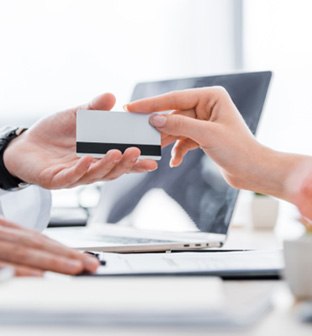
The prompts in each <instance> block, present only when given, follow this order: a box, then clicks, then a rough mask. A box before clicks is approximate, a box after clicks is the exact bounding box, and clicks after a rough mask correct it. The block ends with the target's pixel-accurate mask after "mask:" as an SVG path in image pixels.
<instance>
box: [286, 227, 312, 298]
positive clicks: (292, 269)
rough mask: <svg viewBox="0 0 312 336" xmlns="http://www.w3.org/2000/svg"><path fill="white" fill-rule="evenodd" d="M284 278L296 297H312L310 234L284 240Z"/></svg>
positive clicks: (311, 239)
mask: <svg viewBox="0 0 312 336" xmlns="http://www.w3.org/2000/svg"><path fill="white" fill-rule="evenodd" d="M284 258H285V273H284V274H285V279H286V281H287V283H288V285H289V287H290V289H291V291H292V292H293V294H294V295H295V296H296V297H297V298H298V299H310V300H311V299H312V234H305V235H303V236H302V237H300V238H299V239H296V240H286V241H284Z"/></svg>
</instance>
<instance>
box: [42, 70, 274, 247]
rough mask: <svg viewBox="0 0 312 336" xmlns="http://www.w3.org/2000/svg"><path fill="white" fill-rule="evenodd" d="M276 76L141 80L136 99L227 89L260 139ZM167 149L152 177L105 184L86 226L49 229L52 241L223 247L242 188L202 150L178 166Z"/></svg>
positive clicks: (92, 244) (129, 177) (87, 244)
mask: <svg viewBox="0 0 312 336" xmlns="http://www.w3.org/2000/svg"><path fill="white" fill-rule="evenodd" d="M271 76H272V73H271V72H270V71H263V72H245V73H233V74H225V75H215V76H204V77H194V78H180V79H171V80H163V81H153V82H143V83H138V84H137V85H136V86H135V88H134V91H133V94H132V100H135V99H139V98H143V97H149V96H154V95H159V94H162V93H165V92H169V91H172V90H182V89H188V88H200V87H207V86H215V85H218V86H223V87H224V88H225V89H226V90H227V91H228V92H229V94H230V96H231V98H232V99H233V101H234V103H235V105H236V106H237V108H238V110H239V111H240V113H241V114H242V116H243V118H244V120H245V122H246V123H247V125H248V127H249V128H250V130H251V131H252V133H253V134H255V133H256V130H257V127H258V123H259V120H260V116H261V112H262V109H263V105H264V102H265V98H266V95H267V91H268V87H269V83H270V80H271ZM170 151H171V146H169V147H167V148H164V149H163V150H162V159H161V160H160V161H159V169H158V170H156V171H154V172H151V173H146V174H129V175H126V176H123V177H121V178H119V179H118V180H115V181H110V182H106V183H104V184H103V186H102V187H101V197H100V201H99V204H98V206H97V208H96V209H95V211H94V212H93V216H92V217H91V219H90V221H89V224H88V226H87V227H86V228H70V229H69V228H66V229H63V228H61V229H60V228H58V229H49V230H48V231H49V233H48V234H49V236H51V237H53V238H57V239H58V240H60V237H61V241H62V242H63V243H65V244H67V245H70V246H72V247H75V248H79V249H83V250H91V251H103V252H125V253H136V252H163V251H188V250H199V249H203V248H219V247H221V246H222V245H223V244H224V242H225V240H226V236H227V233H228V229H229V225H230V222H231V217H232V214H233V210H234V207H235V203H236V200H237V196H238V192H239V191H238V190H236V189H233V188H231V187H230V186H229V185H228V184H227V183H226V182H225V181H224V179H223V177H222V175H221V174H220V172H219V170H218V168H217V167H216V165H215V164H214V163H213V162H212V160H210V159H209V157H207V156H206V155H205V154H204V153H203V152H202V151H201V150H200V149H197V150H193V151H192V152H190V153H188V154H187V156H186V157H185V159H184V162H183V164H182V165H181V166H180V167H178V168H175V169H172V168H170V167H169V158H170ZM53 230H55V231H53ZM60 230H63V231H62V232H60Z"/></svg>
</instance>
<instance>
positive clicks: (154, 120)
mask: <svg viewBox="0 0 312 336" xmlns="http://www.w3.org/2000/svg"><path fill="white" fill-rule="evenodd" d="M166 121H167V117H165V116H164V115H161V114H156V115H153V116H152V117H151V118H150V123H151V124H152V125H153V126H155V127H163V126H165V124H166Z"/></svg>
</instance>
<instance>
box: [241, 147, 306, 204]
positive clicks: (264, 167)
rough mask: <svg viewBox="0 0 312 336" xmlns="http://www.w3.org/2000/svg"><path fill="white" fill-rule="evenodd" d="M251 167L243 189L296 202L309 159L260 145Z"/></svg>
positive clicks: (300, 192)
mask: <svg viewBox="0 0 312 336" xmlns="http://www.w3.org/2000/svg"><path fill="white" fill-rule="evenodd" d="M254 157H256V160H255V162H254V164H253V166H254V168H253V169H250V171H249V174H246V177H247V178H246V179H245V181H246V183H245V186H244V189H248V190H251V191H255V192H258V193H261V194H267V195H271V196H274V197H277V198H280V199H283V200H286V201H288V202H291V203H294V204H297V199H298V197H299V196H298V195H301V194H302V193H303V190H304V183H303V181H304V180H306V177H307V176H308V174H309V172H310V173H311V171H312V158H311V157H308V156H304V155H298V154H291V153H284V152H280V151H275V150H273V149H271V148H268V147H266V146H263V145H261V144H259V148H258V149H257V151H256V152H255V155H254Z"/></svg>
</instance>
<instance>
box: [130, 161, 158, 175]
mask: <svg viewBox="0 0 312 336" xmlns="http://www.w3.org/2000/svg"><path fill="white" fill-rule="evenodd" d="M157 167H158V164H157V162H156V161H154V160H142V161H138V162H137V163H136V164H135V165H134V166H133V167H132V169H131V170H130V172H131V173H144V172H152V171H154V170H156V169H157Z"/></svg>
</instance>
